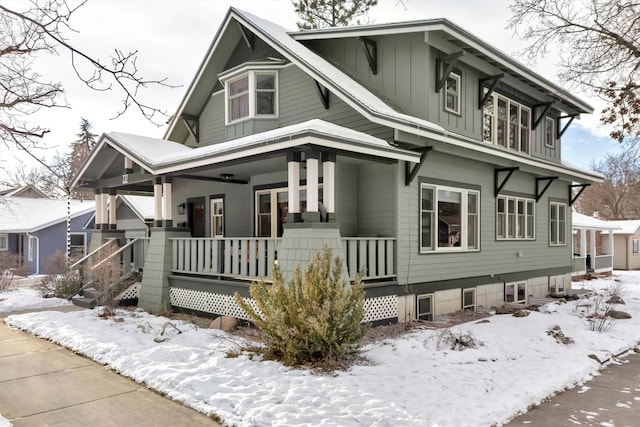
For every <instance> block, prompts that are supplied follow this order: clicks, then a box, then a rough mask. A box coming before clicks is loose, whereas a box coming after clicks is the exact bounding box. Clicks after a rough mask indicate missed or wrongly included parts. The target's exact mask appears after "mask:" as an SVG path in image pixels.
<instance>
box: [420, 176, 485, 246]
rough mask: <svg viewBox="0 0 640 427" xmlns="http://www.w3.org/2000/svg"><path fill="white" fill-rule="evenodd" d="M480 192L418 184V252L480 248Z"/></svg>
mask: <svg viewBox="0 0 640 427" xmlns="http://www.w3.org/2000/svg"><path fill="white" fill-rule="evenodd" d="M479 242H480V192H479V191H477V190H469V189H464V188H456V187H447V186H441V185H431V184H426V183H424V184H421V186H420V251H421V252H430V251H472V250H478V249H479V248H480V243H479Z"/></svg>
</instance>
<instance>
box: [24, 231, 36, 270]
mask: <svg viewBox="0 0 640 427" xmlns="http://www.w3.org/2000/svg"><path fill="white" fill-rule="evenodd" d="M25 235H26V236H27V237H28V238H29V240H31V239H33V240H35V241H36V251H35V252H36V272H35V273H33V274H40V238H39V237H37V236H32V235H31V234H29V232H28V231H27V232H26V233H25ZM27 250H29V242H27Z"/></svg>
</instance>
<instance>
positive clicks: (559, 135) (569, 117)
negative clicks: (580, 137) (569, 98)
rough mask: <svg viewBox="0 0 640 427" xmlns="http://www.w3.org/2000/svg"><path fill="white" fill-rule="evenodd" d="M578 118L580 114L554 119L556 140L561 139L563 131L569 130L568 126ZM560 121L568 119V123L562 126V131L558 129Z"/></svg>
mask: <svg viewBox="0 0 640 427" xmlns="http://www.w3.org/2000/svg"><path fill="white" fill-rule="evenodd" d="M579 116H580V114H571V115H569V116H560V117H558V118H557V119H556V120H557V123H556V124H557V126H556V129H557V130H558V134H557V137H558V138H561V137H562V135H563V134H564V133H565V131H566V130H567V129H568V128H569V125H570V124H571V122H573V120H574V119H575V118H576V117H579ZM561 119H569V121H568V122H567V124H566V125H564V126H563V127H562V129H560V120H561Z"/></svg>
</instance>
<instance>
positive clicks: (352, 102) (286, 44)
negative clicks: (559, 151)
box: [165, 7, 603, 182]
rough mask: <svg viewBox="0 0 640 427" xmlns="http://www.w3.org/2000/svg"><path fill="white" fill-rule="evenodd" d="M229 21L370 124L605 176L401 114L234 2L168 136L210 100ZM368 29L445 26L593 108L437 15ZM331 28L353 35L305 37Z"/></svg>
mask: <svg viewBox="0 0 640 427" xmlns="http://www.w3.org/2000/svg"><path fill="white" fill-rule="evenodd" d="M233 22H237V23H238V24H240V25H242V26H243V27H245V28H247V29H249V30H250V31H251V32H252V33H253V34H255V35H256V36H257V37H259V38H260V39H261V40H263V41H264V42H265V43H267V44H268V45H269V46H270V47H272V48H273V49H275V50H276V51H277V52H278V53H279V54H281V55H282V56H283V57H284V58H286V59H288V60H289V61H291V62H292V63H294V64H295V65H297V66H298V67H299V68H300V69H301V70H303V71H304V72H305V73H306V74H308V75H309V76H311V77H312V78H313V79H315V80H316V81H317V82H318V83H319V84H321V85H322V86H324V87H326V88H328V89H329V90H330V91H331V92H332V93H334V94H335V95H336V96H338V97H339V98H340V99H341V100H343V101H344V102H345V103H347V104H348V105H349V106H350V107H352V108H354V109H355V110H356V111H358V112H359V113H360V114H362V115H363V116H364V117H365V118H367V119H368V120H370V121H372V122H374V123H379V124H382V125H384V126H388V127H391V128H394V129H396V130H398V131H405V132H407V133H410V134H413V135H418V136H421V137H426V138H430V139H432V140H437V141H440V142H444V143H447V144H453V145H458V146H460V147H463V148H465V149H469V150H470V151H471V152H478V153H484V154H489V155H491V156H496V157H501V158H505V159H506V160H507V161H510V162H511V161H515V162H518V163H522V164H527V165H528V166H530V167H532V168H536V167H540V166H541V165H544V167H545V168H546V169H549V170H551V171H554V172H558V173H564V174H567V175H568V176H570V177H571V178H573V179H580V180H586V181H595V182H600V181H602V179H603V177H602V175H600V174H599V173H597V172H592V171H584V170H580V169H577V168H573V167H571V166H570V165H569V164H565V163H563V164H562V165H558V164H555V163H551V162H546V161H544V160H541V159H527V158H525V157H523V156H519V155H517V154H514V153H508V152H506V151H499V150H491V151H490V150H488V148H487V147H485V146H484V145H482V144H478V141H477V140H476V139H473V138H470V137H467V136H464V135H461V134H457V133H452V132H449V131H447V130H445V129H444V128H442V127H441V126H439V125H437V124H435V123H432V122H430V121H428V120H424V119H420V118H418V117H415V116H410V115H407V114H403V113H400V112H398V111H396V110H395V109H394V108H392V107H391V106H389V105H388V104H386V103H385V102H384V101H382V100H381V99H380V98H379V97H378V96H376V95H375V94H373V93H372V92H371V91H369V90H368V89H367V88H365V87H364V86H363V85H361V84H360V83H358V82H357V81H355V80H354V79H353V78H351V77H349V76H348V75H347V74H345V73H344V72H342V71H341V70H340V69H338V68H337V67H336V66H334V65H333V64H331V63H330V62H329V61H327V60H326V59H324V58H322V57H321V56H320V55H318V54H316V53H315V52H313V51H312V50H311V49H309V48H307V47H306V46H305V45H304V44H302V43H301V42H299V41H298V39H299V40H302V39H304V38H306V37H307V35H306V33H293V32H289V31H288V30H286V29H285V28H283V27H281V26H279V25H277V24H275V23H273V22H270V21H267V20H265V19H262V18H259V17H257V16H255V15H252V14H250V13H248V12H244V11H241V10H239V9H236V8H233V7H232V8H230V9H229V11H228V12H227V15H226V17H225V19H224V21H223V23H222V25H220V27H219V28H218V32H217V33H216V35H215V37H214V39H213V41H212V43H211V45H210V47H209V49H208V51H207V53H206V55H205V58H204V60H203V62H202V63H201V65H200V68H199V69H198V72H197V74H196V76H195V77H194V79H193V81H192V82H191V84H190V86H189V89H188V90H187V92H186V94H185V97H184V98H183V100H182V102H181V103H180V105H179V107H178V110H177V112H176V114H175V115H174V116H173V117H172V119H171V121H170V123H169V126H168V128H167V131H166V133H165V138H166V139H171V138H172V137H173V134H174V133H175V132H177V127H178V126H184V124H181V117H182V116H197V115H198V114H199V113H200V111H201V110H202V108H203V106H204V105H205V103H206V102H207V101H208V100H209V98H210V97H209V95H210V94H211V90H212V88H213V86H214V85H215V82H217V78H218V74H219V73H220V72H222V71H224V70H223V69H222V67H223V66H224V63H226V61H224V60H223V59H224V58H216V59H219V60H218V61H217V62H216V61H214V59H213V58H214V56H215V55H216V53H217V49H218V48H221V49H222V48H227V49H229V48H232V47H233V46H235V45H233V44H232V43H231V41H230V40H229V39H228V37H230V36H229V35H228V34H227V33H226V32H227V30H228V31H230V32H231V31H235V32H236V38H237V39H238V40H239V39H240V38H241V34H240V30H239V29H237V28H233V25H231V24H232V23H233ZM366 28H367V31H374V32H375V31H378V32H381V31H390V29H391V30H392V31H394V32H395V31H399V29H401V28H404V29H405V30H408V29H410V30H411V31H425V30H427V29H431V30H442V31H447V32H449V33H451V34H453V35H455V36H456V37H458V38H459V39H461V40H462V41H465V43H466V45H468V46H467V48H468V49H471V48H472V47H473V48H474V49H476V51H477V52H484V53H483V54H484V55H486V57H487V58H489V59H490V60H492V61H493V62H494V63H496V64H500V65H501V66H503V67H507V66H508V68H509V69H510V70H512V73H514V72H515V73H516V75H518V76H520V74H519V73H525V72H526V74H525V75H526V76H527V77H530V78H532V79H534V80H535V81H536V82H538V83H539V84H538V86H539V87H540V88H541V90H545V91H546V92H545V93H549V94H551V95H553V97H554V98H555V99H561V100H567V102H569V103H571V104H575V108H576V109H577V110H579V111H581V112H590V111H592V108H591V107H590V106H589V105H587V104H584V103H582V102H581V101H580V100H579V99H577V98H575V97H573V96H572V95H570V94H569V93H567V92H566V91H563V90H562V89H561V88H559V87H558V86H555V85H553V84H552V83H551V82H549V81H547V80H544V79H543V78H542V77H540V76H538V75H536V74H535V73H532V72H530V71H529V70H528V69H526V67H524V66H522V65H519V64H518V63H517V62H515V61H513V60H511V59H510V58H509V57H508V56H507V55H506V54H504V53H501V52H500V51H498V50H497V49H495V48H493V47H491V46H490V45H488V44H486V43H484V42H482V41H481V40H480V39H478V38H476V37H474V36H472V35H470V34H469V33H467V32H465V31H464V30H462V29H461V28H459V27H457V26H455V25H454V24H452V23H450V22H449V21H447V20H444V19H439V20H430V21H419V22H418V23H415V22H414V23H406V24H395V25H394V24H385V25H379V26H369V27H366ZM329 33H331V34H333V35H340V36H343V37H344V36H346V34H349V35H350V36H351V35H352V33H350V32H349V30H348V29H336V30H331V31H329V32H321V31H318V32H315V33H314V32H311V35H310V36H309V37H312V38H313V37H319V36H320V35H326V34H329ZM314 34H315V36H314ZM505 64H506V65H505Z"/></svg>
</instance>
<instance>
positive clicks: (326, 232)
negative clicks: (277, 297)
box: [278, 222, 349, 283]
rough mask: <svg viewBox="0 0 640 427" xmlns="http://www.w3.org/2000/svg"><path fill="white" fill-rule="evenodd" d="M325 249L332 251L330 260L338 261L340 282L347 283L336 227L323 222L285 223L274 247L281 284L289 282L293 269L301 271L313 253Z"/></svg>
mask: <svg viewBox="0 0 640 427" xmlns="http://www.w3.org/2000/svg"><path fill="white" fill-rule="evenodd" d="M325 247H327V248H329V249H331V250H332V253H333V256H334V257H340V258H341V259H342V279H343V280H345V281H346V282H349V273H348V272H347V264H346V259H345V252H344V248H343V246H342V237H341V236H340V229H339V225H338V224H336V223H326V222H323V223H321V222H318V223H295V224H285V225H284V233H283V234H282V240H280V245H279V246H278V265H279V266H280V269H281V270H282V275H283V278H284V280H285V283H289V282H290V281H291V280H292V279H293V270H294V269H295V267H296V266H300V269H301V270H304V269H305V268H306V266H307V264H309V261H311V260H312V259H313V257H314V256H315V255H316V253H318V252H320V251H321V250H323V249H324V248H325Z"/></svg>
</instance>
